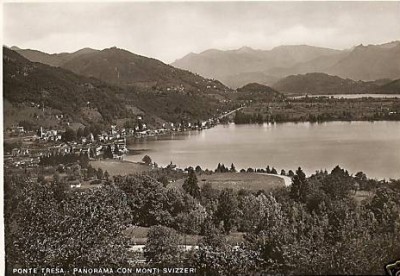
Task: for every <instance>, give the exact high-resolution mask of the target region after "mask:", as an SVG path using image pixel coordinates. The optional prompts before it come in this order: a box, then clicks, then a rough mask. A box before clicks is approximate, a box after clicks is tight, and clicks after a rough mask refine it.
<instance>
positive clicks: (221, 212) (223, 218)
mask: <svg viewBox="0 0 400 276" xmlns="http://www.w3.org/2000/svg"><path fill="white" fill-rule="evenodd" d="M238 212H239V209H238V200H237V197H236V194H235V193H234V191H233V190H232V189H224V190H223V191H222V192H221V194H220V196H219V198H218V207H217V211H216V212H215V214H214V220H215V222H217V223H218V222H222V223H223V228H224V230H225V233H227V234H229V232H230V231H231V230H232V229H233V228H234V227H235V226H236V224H237V219H238V214H239V213H238Z"/></svg>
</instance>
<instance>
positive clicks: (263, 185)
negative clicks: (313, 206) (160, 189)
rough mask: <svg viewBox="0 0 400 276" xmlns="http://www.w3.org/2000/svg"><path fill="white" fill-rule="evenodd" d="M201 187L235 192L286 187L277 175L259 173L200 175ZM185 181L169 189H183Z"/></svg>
mask: <svg viewBox="0 0 400 276" xmlns="http://www.w3.org/2000/svg"><path fill="white" fill-rule="evenodd" d="M197 179H198V180H199V185H200V187H201V186H202V185H204V183H211V185H212V186H213V188H215V189H220V190H222V189H225V188H231V189H233V190H241V189H247V190H253V191H258V190H265V191H269V190H272V189H274V188H277V187H284V186H285V181H284V180H283V179H282V178H281V177H279V176H275V175H265V174H258V173H214V174H211V175H206V174H198V175H197ZM183 182H184V179H181V180H178V181H176V182H174V183H171V184H169V185H168V187H182V184H183Z"/></svg>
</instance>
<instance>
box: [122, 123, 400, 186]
mask: <svg viewBox="0 0 400 276" xmlns="http://www.w3.org/2000/svg"><path fill="white" fill-rule="evenodd" d="M129 148H130V149H133V150H140V152H137V154H136V155H130V156H127V158H126V159H127V160H131V161H140V160H141V159H142V158H143V156H144V155H145V154H148V155H149V156H150V157H151V158H152V159H153V161H155V162H156V163H158V164H159V165H162V166H165V165H167V164H169V163H170V162H171V161H172V162H173V163H174V164H176V165H177V166H178V167H181V168H185V167H187V166H196V165H200V166H201V167H202V168H204V169H205V168H209V169H215V168H216V167H217V164H218V163H219V162H221V163H224V164H225V165H230V164H231V163H232V162H233V163H234V164H235V166H236V168H238V169H241V168H248V167H253V168H255V167H257V168H265V167H266V166H267V165H269V166H274V167H275V168H277V169H278V170H279V171H280V170H281V169H285V170H286V171H287V170H288V169H292V170H295V169H296V168H297V167H299V166H300V167H302V168H303V170H304V171H305V172H306V173H307V174H311V173H313V172H315V171H316V170H319V169H327V170H331V169H332V168H333V167H334V166H336V165H340V166H341V167H343V168H345V169H347V170H348V171H349V172H350V173H353V174H355V173H356V172H358V171H363V172H365V173H366V174H367V175H368V176H369V177H374V178H378V179H383V178H386V179H389V178H400V122H329V123H322V124H311V123H298V124H295V123H285V124H275V125H268V124H264V125H234V124H230V125H219V126H216V127H214V128H212V129H208V130H204V131H194V132H189V133H186V134H175V135H170V136H165V137H162V138H161V137H158V138H154V137H153V138H146V139H140V140H135V142H134V143H131V144H130V145H129Z"/></svg>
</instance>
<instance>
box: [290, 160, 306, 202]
mask: <svg viewBox="0 0 400 276" xmlns="http://www.w3.org/2000/svg"><path fill="white" fill-rule="evenodd" d="M308 188H309V187H308V183H307V180H306V175H305V173H304V172H303V171H302V169H301V168H300V167H299V168H298V169H297V171H296V175H295V176H294V177H293V180H292V185H291V186H290V197H291V198H292V199H294V200H296V201H299V202H303V203H305V202H306V198H307V194H308Z"/></svg>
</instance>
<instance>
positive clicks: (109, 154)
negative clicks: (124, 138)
mask: <svg viewBox="0 0 400 276" xmlns="http://www.w3.org/2000/svg"><path fill="white" fill-rule="evenodd" d="M113 157H114V155H113V153H112V150H111V145H108V146H107V148H106V150H105V151H104V158H110V159H112V158H113Z"/></svg>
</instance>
